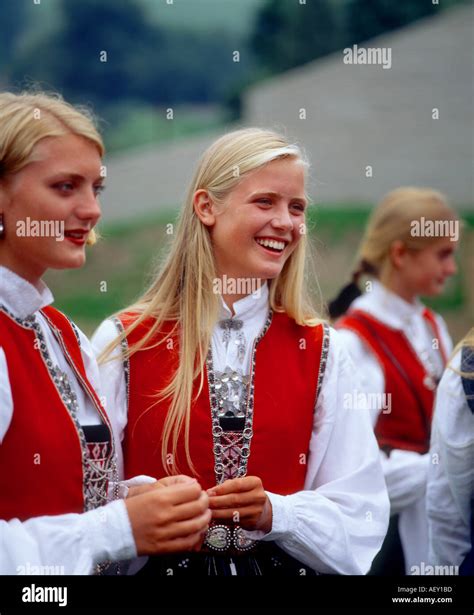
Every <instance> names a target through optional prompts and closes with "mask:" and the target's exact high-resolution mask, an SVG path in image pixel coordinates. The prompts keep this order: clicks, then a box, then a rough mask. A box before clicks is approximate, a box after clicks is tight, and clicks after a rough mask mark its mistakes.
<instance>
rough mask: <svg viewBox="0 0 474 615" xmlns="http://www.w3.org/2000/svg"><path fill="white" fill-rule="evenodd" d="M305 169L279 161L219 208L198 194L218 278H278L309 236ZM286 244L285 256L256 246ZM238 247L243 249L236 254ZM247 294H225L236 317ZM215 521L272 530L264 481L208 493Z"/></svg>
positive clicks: (231, 483)
mask: <svg viewBox="0 0 474 615" xmlns="http://www.w3.org/2000/svg"><path fill="white" fill-rule="evenodd" d="M306 207H307V201H306V197H305V168H304V166H303V165H302V164H301V163H300V162H299V161H298V160H296V159H295V158H285V159H280V160H274V161H272V162H270V163H268V164H267V165H265V166H264V167H261V168H259V169H257V170H255V171H253V172H251V173H249V174H248V175H246V176H245V177H244V178H243V179H242V180H241V181H240V182H239V184H238V185H237V186H236V187H235V188H234V189H233V190H232V191H231V192H230V194H229V195H228V197H227V199H226V202H225V203H224V206H223V207H222V209H221V208H219V207H218V206H217V205H216V204H215V203H214V202H213V200H212V198H211V196H210V194H209V193H208V191H207V190H204V189H201V190H198V191H196V193H195V194H194V210H195V212H196V215H197V216H198V217H199V219H200V220H201V222H202V223H203V224H205V225H206V226H207V227H208V228H209V232H210V234H211V239H212V244H213V248H214V255H215V259H216V265H217V270H218V275H219V276H220V277H221V279H222V278H223V276H224V274H225V275H226V276H227V278H251V279H254V280H258V281H259V283H260V284H261V283H262V282H263V281H265V280H270V279H273V278H276V277H277V276H278V274H279V273H280V272H281V270H282V268H283V265H284V264H285V262H286V261H287V259H288V258H289V256H290V255H291V254H292V252H293V251H294V250H295V248H296V246H297V244H298V241H299V240H300V239H301V236H302V234H303V233H304V232H305V211H306ZM263 238H269V239H272V240H277V241H282V242H284V243H285V247H284V249H283V251H282V252H281V253H273V254H272V253H271V252H269V251H268V250H265V249H264V248H263V247H262V246H261V245H259V244H258V243H257V242H256V239H263ZM236 246H238V250H236ZM243 296H244V295H229V294H226V295H223V300H224V301H225V303H226V304H227V305H228V306H229V308H230V309H231V311H232V313H234V312H233V304H234V302H235V301H238V300H239V299H241V298H242V297H243ZM207 493H208V495H209V506H210V508H211V510H212V518H213V520H215V521H217V522H219V521H229V522H232V521H234V522H238V524H239V525H240V526H241V527H243V528H244V529H247V530H261V531H263V532H265V533H268V532H270V531H271V529H272V506H271V502H270V499H269V498H268V495H267V494H266V492H265V489H264V486H263V484H262V480H261V479H260V478H259V477H258V476H245V477H242V478H236V479H231V480H226V481H224V482H223V483H222V484H220V485H216V486H215V487H213V488H212V489H208V491H207Z"/></svg>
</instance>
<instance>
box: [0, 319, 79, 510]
mask: <svg viewBox="0 0 474 615" xmlns="http://www.w3.org/2000/svg"><path fill="white" fill-rule="evenodd" d="M51 310H52V308H51V309H50V310H49V311H48V314H49V316H50V317H52V318H54V319H55V320H56V321H57V325H58V326H59V325H60V326H61V331H62V333H63V338H64V339H65V344H66V346H67V349H68V350H69V352H70V354H71V355H72V356H74V357H75V358H76V360H78V358H79V357H80V350H79V347H78V344H77V341H76V339H75V336H74V332H73V330H72V328H71V325H70V324H69V323H67V324H66V322H67V321H66V322H64V321H65V320H66V319H65V317H62V318H59V317H57V318H55V315H54V314H53V312H52V311H51ZM54 312H56V311H54ZM61 316H62V315H61ZM63 319H64V320H63ZM0 347H1V348H2V349H3V351H4V352H5V355H6V358H7V363H8V373H9V379H10V386H11V391H12V397H13V408H14V410H13V416H12V421H11V423H10V426H9V428H8V431H7V433H6V435H5V438H4V440H3V442H2V443H1V444H0V468H1V472H0V518H2V519H7V520H8V519H11V518H14V517H17V518H19V519H20V520H22V521H23V520H25V519H28V518H30V517H36V516H41V515H59V514H63V513H72V512H82V511H83V510H84V498H83V493H82V481H83V471H82V453H81V446H80V442H79V436H78V433H77V430H76V428H75V426H74V423H73V421H72V419H71V417H70V415H69V413H68V411H67V409H66V407H65V406H64V404H63V402H62V400H61V398H60V396H59V393H58V392H57V390H56V387H55V386H54V383H53V380H52V378H51V376H50V375H49V372H48V369H47V367H46V365H45V363H44V361H43V358H42V356H41V354H40V351H39V342H38V340H37V339H36V336H35V333H34V332H33V331H32V330H30V329H25V328H24V327H22V326H21V325H19V324H17V323H16V322H15V321H14V320H12V319H11V318H10V317H9V316H8V315H7V314H6V313H4V312H3V311H1V310H0ZM79 364H80V369H82V370H84V366H83V364H82V358H81V359H80V363H79Z"/></svg>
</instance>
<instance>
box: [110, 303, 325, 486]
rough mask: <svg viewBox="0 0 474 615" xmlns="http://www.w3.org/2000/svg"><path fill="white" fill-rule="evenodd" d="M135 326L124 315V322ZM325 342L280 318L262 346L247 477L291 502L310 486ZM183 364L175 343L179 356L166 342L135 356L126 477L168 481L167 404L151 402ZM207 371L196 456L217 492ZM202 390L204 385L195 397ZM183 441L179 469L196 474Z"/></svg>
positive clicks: (194, 430)
mask: <svg viewBox="0 0 474 615" xmlns="http://www.w3.org/2000/svg"><path fill="white" fill-rule="evenodd" d="M129 322H130V320H129V319H128V318H127V316H126V315H124V316H123V317H122V323H123V324H124V325H126V324H128V323H129ZM150 326H151V322H150V321H148V322H147V323H144V324H143V325H141V326H140V327H138V328H137V329H135V331H133V332H132V333H131V334H130V335H129V338H128V343H129V344H133V343H135V342H136V341H137V340H138V339H141V337H142V336H143V335H144V333H145V332H146V331H147V330H149V328H150ZM170 330H171V325H168V326H167V327H165V328H163V333H162V334H161V335H163V336H165V335H166V333H165V331H166V332H169V331H170ZM322 337H323V330H322V326H317V327H302V326H298V325H296V324H295V322H294V321H293V320H292V319H290V318H289V317H288V316H286V314H276V313H275V314H274V315H273V320H272V324H271V325H270V327H269V329H268V331H267V333H266V334H265V336H264V337H263V339H262V340H261V341H260V342H259V344H258V345H257V351H256V372H255V381H254V384H255V399H254V420H253V433H254V435H253V438H252V442H251V445H250V458H249V462H248V471H247V475H248V476H251V475H255V476H259V477H260V478H261V479H262V482H263V485H264V487H265V489H267V490H269V491H272V492H275V493H280V494H283V495H287V494H290V493H294V492H296V491H298V490H301V489H302V488H303V486H304V479H305V475H306V460H307V456H308V451H309V442H310V438H311V433H312V426H313V413H314V405H315V398H316V386H317V379H318V373H319V364H320V357H321V348H322ZM156 339H158V338H155V341H156ZM177 361H178V351H177V343H176V341H174V350H168V349H167V347H166V342H165V343H164V344H162V345H161V346H159V347H158V348H154V349H152V350H145V351H141V352H137V353H136V354H134V355H133V356H132V357H131V359H130V403H129V412H128V425H127V429H126V433H125V440H124V455H125V474H126V477H127V478H128V477H131V476H134V475H136V474H147V475H150V476H155V477H157V478H160V477H162V476H164V475H165V474H166V472H165V470H164V468H163V465H162V462H161V441H162V432H163V425H164V420H165V417H166V412H167V408H168V405H169V402H161V403H158V404H156V405H154V406H152V404H153V395H154V394H155V393H156V392H157V391H159V390H161V389H162V388H163V387H164V386H165V385H166V384H167V383H168V382H169V381H170V378H171V377H172V374H173V370H174V369H176V365H177ZM205 372H206V373H205V380H204V386H203V389H202V391H201V394H200V395H199V398H198V399H197V400H196V402H195V403H194V404H193V407H192V412H191V426H190V453H191V459H192V461H193V463H194V466H195V468H196V470H197V477H198V478H199V480H200V482H201V485H202V486H203V488H209V487H212V486H213V485H215V474H214V456H213V452H212V449H213V440H212V434H211V409H210V402H209V391H208V381H207V370H205ZM198 384H199V378H198V379H197V382H196V383H195V388H194V391H195V392H197V390H198ZM151 406H152V407H151ZM150 407H151V409H149V408H150ZM148 409H149V410H148ZM147 410H148V411H147ZM140 417H141V418H140ZM183 440H184V438H183V437H182V436H181V438H180V440H179V448H178V460H177V461H178V465H179V469H180V471H181V472H183V473H186V474H192V470H191V469H190V468H189V466H188V464H187V463H186V457H185V453H184V442H183Z"/></svg>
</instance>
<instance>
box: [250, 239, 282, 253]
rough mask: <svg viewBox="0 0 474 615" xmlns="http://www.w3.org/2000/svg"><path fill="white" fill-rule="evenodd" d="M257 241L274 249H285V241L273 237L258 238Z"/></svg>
mask: <svg viewBox="0 0 474 615" xmlns="http://www.w3.org/2000/svg"><path fill="white" fill-rule="evenodd" d="M256 242H257V243H258V244H260V245H261V246H264V247H266V248H273V249H274V250H283V249H284V248H285V243H284V242H283V241H275V240H273V239H256Z"/></svg>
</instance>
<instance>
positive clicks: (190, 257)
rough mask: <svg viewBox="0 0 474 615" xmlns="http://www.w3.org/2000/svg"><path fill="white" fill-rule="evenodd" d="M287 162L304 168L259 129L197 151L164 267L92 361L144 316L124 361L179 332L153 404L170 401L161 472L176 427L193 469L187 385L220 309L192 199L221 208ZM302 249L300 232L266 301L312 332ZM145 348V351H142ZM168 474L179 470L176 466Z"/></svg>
mask: <svg viewBox="0 0 474 615" xmlns="http://www.w3.org/2000/svg"><path fill="white" fill-rule="evenodd" d="M286 157H290V158H294V159H296V160H298V161H301V163H302V164H304V165H306V166H307V162H306V160H305V158H304V155H303V153H302V152H301V150H300V149H299V148H298V147H297V146H296V145H291V144H289V143H288V142H287V141H286V140H285V138H284V137H283V136H281V135H279V134H277V133H275V132H273V131H269V130H262V129H259V128H247V129H243V130H237V131H234V132H231V133H229V134H226V135H224V136H223V137H221V138H220V139H218V140H217V141H215V142H214V143H213V144H212V145H211V146H210V147H209V149H207V150H206V151H205V152H204V154H203V156H202V158H201V160H200V162H199V164H198V167H197V170H196V173H195V175H194V178H193V180H192V182H191V185H190V187H189V191H188V194H187V197H186V200H185V203H184V206H183V208H182V210H181V212H180V216H179V219H178V223H177V229H176V236H175V238H174V240H173V242H172V245H171V249H170V251H169V253H168V256H167V258H166V260H165V262H164V264H163V265H162V266H161V267H160V268H159V269H158V271H157V272H156V275H155V276H154V279H153V281H152V283H151V285H150V287H149V288H148V290H146V292H145V293H144V294H143V295H142V296H141V297H140V298H139V299H138V300H137V301H136V302H135V303H134V304H133V305H131V306H130V307H129V308H127V309H126V310H125V312H127V313H130V314H131V315H133V316H135V319H134V320H133V322H132V323H131V324H129V325H128V326H127V327H126V328H125V330H124V332H123V333H122V334H121V335H120V336H119V337H118V338H117V339H116V340H115V341H114V342H113V343H112V344H110V345H109V346H108V347H107V348H105V350H104V352H103V353H102V355H101V357H100V359H99V360H100V361H101V362H104V361H106V360H108V358H110V355H111V353H112V352H113V350H114V349H115V348H116V347H117V346H118V345H119V344H121V342H122V341H123V340H124V339H125V338H126V337H127V336H129V335H130V334H131V333H132V332H133V331H134V330H135V329H136V328H137V327H138V326H140V324H142V323H143V322H144V321H145V320H146V319H148V318H150V317H151V318H152V319H153V325H152V326H151V328H150V329H149V330H148V331H147V333H146V335H144V336H143V338H141V339H140V340H139V341H138V342H137V343H136V344H133V345H131V346H130V347H129V348H128V350H127V355H128V358H129V357H131V356H132V355H133V354H134V353H136V352H139V351H140V350H142V349H149V348H153V347H156V346H158V345H159V344H161V343H164V342H165V341H166V339H164V338H163V339H158V341H156V337H157V334H158V333H159V332H160V329H161V328H162V326H163V324H164V322H165V321H174V327H173V330H172V333H171V334H174V333H176V332H179V340H180V341H179V366H178V368H177V370H176V372H175V374H174V376H173V378H172V380H171V381H170V383H169V384H168V385H167V386H166V387H165V388H164V389H163V390H162V391H160V392H159V394H158V397H157V401H158V400H162V399H170V400H171V401H170V407H169V411H168V414H167V417H166V422H165V426H164V433H163V442H162V460H163V466H164V467H165V468H167V471H168V468H169V465H170V464H169V463H168V464H167V463H166V455H167V452H168V447H169V442H170V440H172V451H173V459H175V460H176V451H177V446H178V438H179V435H180V433H181V431H182V430H183V427H184V435H185V450H186V458H187V461H188V463H189V465H190V467H193V465H192V461H191V458H190V454H189V427H190V413H191V404H192V392H193V383H194V380H195V379H196V378H197V377H198V376H200V383H199V391H198V393H197V395H199V394H200V392H201V390H202V387H203V386H204V364H205V360H206V356H207V353H208V348H209V345H210V340H211V334H212V330H213V328H214V326H215V323H216V321H217V317H218V309H219V296H218V295H217V294H215V293H214V289H213V280H215V279H216V277H217V272H216V263H215V260H214V254H213V249H212V243H211V239H210V233H209V230H208V228H207V227H206V226H205V225H204V224H203V223H202V222H201V221H200V219H199V217H198V216H197V215H196V213H195V210H194V205H193V197H194V194H195V192H196V191H197V190H200V189H205V190H207V191H208V194H209V197H210V199H211V200H212V202H213V203H215V204H216V205H218V206H224V205H225V201H226V198H227V197H228V195H229V193H230V192H231V191H232V190H233V189H234V188H235V187H236V186H237V185H238V184H239V182H240V181H241V180H242V178H243V177H245V176H246V175H247V174H248V173H250V172H251V171H254V170H256V169H259V168H260V167H262V166H264V165H265V164H267V163H269V162H271V161H273V160H277V159H281V158H286ZM306 244H307V239H306V234H303V235H302V236H301V239H300V241H299V242H298V244H297V247H296V248H295V250H294V252H293V253H292V254H291V255H290V257H289V258H288V260H287V261H286V262H285V265H284V267H283V269H282V271H281V273H280V274H279V275H278V276H277V277H276V278H275V279H274V280H271V282H270V285H269V288H270V294H269V301H270V306H271V308H272V309H273V310H274V311H276V312H286V313H287V314H288V315H289V316H290V317H291V318H293V319H294V320H295V321H296V322H297V323H298V324H301V325H308V326H314V325H316V324H317V323H318V322H320V319H319V318H318V315H317V313H316V310H315V309H314V307H313V306H312V303H311V300H310V298H309V295H308V293H307V291H306V289H305V283H304V280H305V261H306ZM149 342H151V345H149V346H147V344H148V343H149ZM155 403H156V402H155ZM173 471H174V472H177V471H178V470H177V464H176V463H175V464H173Z"/></svg>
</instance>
